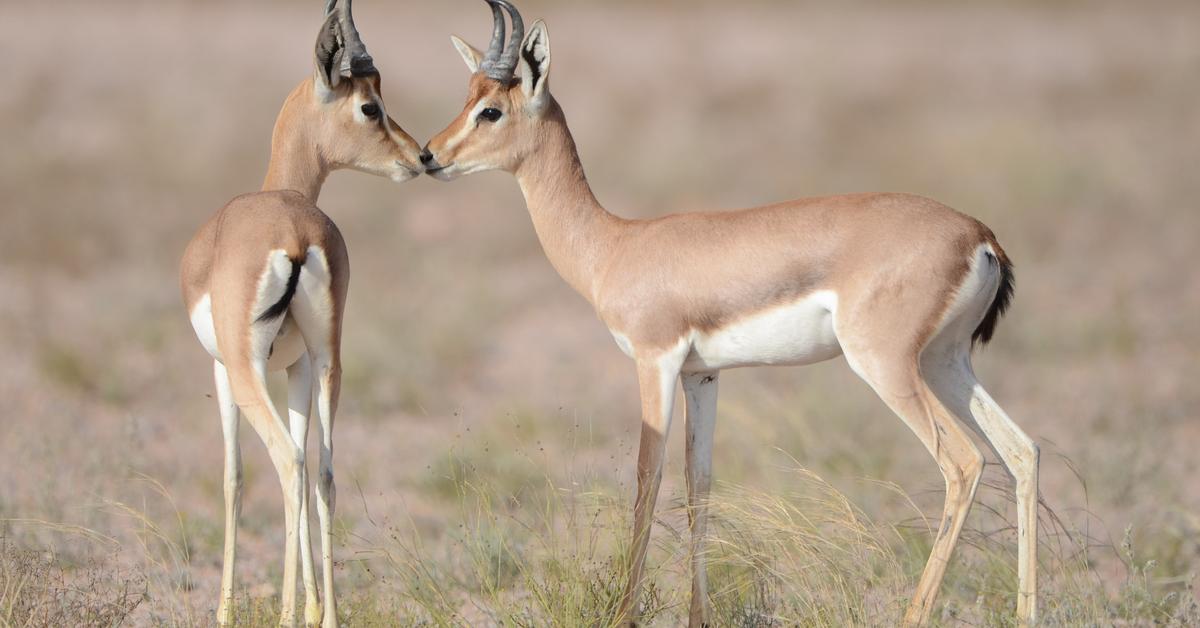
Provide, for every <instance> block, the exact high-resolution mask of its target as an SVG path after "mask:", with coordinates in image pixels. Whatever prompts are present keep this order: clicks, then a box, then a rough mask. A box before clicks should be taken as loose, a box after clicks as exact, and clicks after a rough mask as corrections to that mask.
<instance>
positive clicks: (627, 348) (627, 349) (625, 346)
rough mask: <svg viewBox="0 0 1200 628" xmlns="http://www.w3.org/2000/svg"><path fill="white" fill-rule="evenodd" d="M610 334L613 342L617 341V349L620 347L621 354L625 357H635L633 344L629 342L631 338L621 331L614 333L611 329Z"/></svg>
mask: <svg viewBox="0 0 1200 628" xmlns="http://www.w3.org/2000/svg"><path fill="white" fill-rule="evenodd" d="M608 333H610V334H612V337H613V340H615V341H617V347H619V348H620V349H621V353H624V354H625V355H627V356H629V357H631V358H632V357H634V355H633V343H632V342H630V341H629V336H626V335H625V334H622V333H621V332H619V331H614V330H611V329H610V330H608Z"/></svg>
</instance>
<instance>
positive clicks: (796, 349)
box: [422, 0, 1038, 626]
mask: <svg viewBox="0 0 1200 628" xmlns="http://www.w3.org/2000/svg"><path fill="white" fill-rule="evenodd" d="M488 2H489V4H490V6H491V9H492V14H493V15H492V16H493V25H494V30H493V38H492V41H491V44H490V46H489V48H488V51H487V52H486V53H483V52H480V51H478V50H476V49H475V48H473V47H471V46H470V45H468V44H467V43H465V42H463V41H462V40H461V39H459V38H457V37H455V38H453V42H454V45H455V47H456V48H457V49H458V51H459V53H460V54H461V55H462V57H463V60H464V61H465V62H466V64H467V67H468V68H469V69H470V70H471V72H472V76H471V79H470V83H469V87H468V98H467V104H466V106H465V107H464V108H463V110H462V113H461V114H460V115H459V116H458V117H457V118H456V119H455V120H454V121H453V122H451V123H450V125H449V126H448V127H447V128H446V129H445V130H444V131H442V132H441V133H440V134H439V135H437V136H436V137H435V138H434V139H433V140H432V141H431V142H430V143H429V144H428V146H427V147H426V152H425V154H424V155H423V157H422V159H423V161H424V162H425V164H426V166H427V169H428V170H427V171H428V173H429V174H430V175H432V176H434V177H437V178H439V179H443V180H450V179H454V178H456V177H459V176H462V175H464V174H469V173H473V172H480V171H484V170H496V169H498V170H504V171H506V172H510V173H512V174H514V175H515V176H516V179H517V181H518V183H519V184H520V186H521V190H522V192H523V193H524V196H525V200H526V204H527V205H528V209H529V213H530V216H531V217H532V220H533V225H534V229H535V230H536V232H537V236H538V238H539V240H540V242H541V244H542V247H543V249H544V250H545V252H546V256H547V257H548V258H549V260H550V263H551V264H552V265H553V266H554V268H555V269H556V270H557V271H558V272H559V274H560V275H562V277H563V278H564V279H565V280H566V281H567V282H568V283H569V284H570V285H571V286H572V287H574V288H575V290H577V291H578V292H579V293H580V294H582V295H583V296H584V297H585V298H587V299H588V301H590V302H591V304H592V305H593V306H594V307H595V309H596V312H597V313H598V314H599V316H600V318H601V320H603V321H604V323H605V324H606V325H607V326H608V329H609V331H610V332H611V333H612V335H613V337H614V339H615V340H616V342H617V344H618V346H619V347H620V348H621V349H622V350H623V351H624V352H625V353H626V354H628V355H629V356H630V357H632V358H633V359H634V362H635V363H636V367H637V375H638V381H639V388H640V392H641V400H642V434H641V446H640V451H639V454H638V462H637V476H638V491H637V497H636V501H635V505H634V526H633V543H632V544H631V549H632V557H631V561H630V567H629V572H628V576H629V579H628V585H627V588H626V590H625V594H624V597H623V600H622V605H621V610H620V619H621V621H623V622H624V621H634V620H636V617H637V606H638V597H639V588H640V584H641V575H642V569H643V564H644V561H645V555H646V547H647V543H648V541H649V535H650V527H651V522H652V520H653V510H654V503H655V500H656V498H657V495H658V489H659V484H660V480H661V476H662V468H663V459H664V455H665V443H666V436H667V433H668V430H669V428H670V423H671V414H672V408H673V406H674V401H675V382H676V381H677V380H682V384H683V391H684V397H685V401H686V404H685V405H686V412H685V416H686V431H687V438H686V442H687V451H686V469H687V472H686V473H687V487H688V505H689V519H690V522H691V529H692V574H693V580H692V602H691V609H690V624H691V625H692V626H702V625H705V624H706V623H707V622H708V621H709V617H710V608H709V601H708V593H707V591H708V589H707V587H708V582H707V578H706V575H705V563H704V558H703V557H704V555H705V553H704V543H705V535H706V529H707V509H706V502H707V499H708V494H709V488H710V485H711V477H712V475H711V466H712V443H713V426H714V423H715V419H716V401H717V386H718V382H719V374H720V371H721V370H722V369H728V368H736V367H741V366H754V365H777V364H808V363H812V362H818V361H821V360H827V359H830V358H833V357H835V356H838V355H845V356H846V360H847V362H848V364H849V365H850V367H851V369H853V370H854V372H855V373H856V374H858V375H859V376H860V377H861V378H862V379H864V380H865V381H866V382H867V384H868V385H870V386H871V387H872V388H873V389H874V390H875V392H876V393H877V394H878V395H879V397H880V398H881V399H882V400H883V401H884V403H885V404H887V406H888V407H889V408H890V409H891V410H892V411H893V412H895V414H896V415H897V416H899V417H900V419H901V420H902V421H904V423H905V424H906V425H908V427H909V428H910V429H911V430H912V431H913V433H914V434H916V436H917V438H918V440H920V442H921V443H922V444H923V445H924V446H925V448H926V449H927V450H928V451H929V453H930V455H932V456H933V458H934V460H935V461H936V462H937V464H938V467H939V468H940V470H941V472H942V474H943V476H944V478H945V482H946V499H945V506H944V510H943V514H942V520H941V525H940V526H939V527H938V532H937V535H936V538H935V540H934V544H933V549H932V552H931V556H930V558H929V560H928V562H927V564H926V566H925V569H924V572H923V573H922V575H921V579H920V581H919V583H918V585H917V589H916V592H915V594H914V596H913V598H912V602H911V604H910V606H909V608H908V611H907V612H906V614H905V616H904V623H905V624H908V625H914V624H923V623H925V622H927V621H928V619H929V617H930V614H931V612H932V611H933V608H934V602H935V599H936V597H937V593H938V589H939V587H940V585H941V581H942V577H943V574H944V573H945V569H946V565H947V563H948V561H949V559H950V556H951V553H952V551H953V549H954V545H955V543H956V542H957V540H958V536H959V532H960V531H961V529H962V525H963V522H964V520H965V518H966V515H967V512H968V510H969V509H970V507H971V502H972V501H973V498H974V495H975V489H976V486H977V485H978V483H979V479H980V475H981V473H982V470H983V463H984V458H983V455H982V453H981V452H980V450H979V448H978V447H977V446H976V444H975V441H974V440H973V439H972V437H971V436H970V433H969V432H972V431H973V432H975V433H976V434H977V435H978V437H979V438H980V439H981V440H982V441H983V442H984V443H986V444H987V445H988V446H989V447H990V448H992V449H993V451H995V452H996V453H997V454H998V455H999V457H1000V460H1001V461H1002V462H1003V463H1004V465H1005V467H1006V468H1007V469H1008V471H1009V472H1010V473H1011V474H1012V475H1013V477H1014V478H1015V480H1016V496H1017V513H1018V522H1019V533H1018V536H1019V541H1018V545H1019V547H1018V573H1019V580H1020V582H1019V595H1018V598H1017V617H1018V619H1019V621H1020V623H1021V624H1022V625H1029V624H1033V623H1034V622H1035V619H1036V609H1037V603H1036V591H1037V586H1036V566H1037V558H1036V549H1037V546H1036V539H1037V512H1036V507H1037V476H1038V448H1037V446H1036V445H1035V444H1034V442H1033V441H1032V440H1031V439H1030V438H1029V437H1028V436H1026V435H1025V434H1024V433H1023V432H1022V431H1021V430H1020V428H1018V427H1017V425H1016V424H1015V423H1013V421H1012V420H1010V419H1009V418H1008V416H1007V415H1005V413H1004V411H1003V410H1002V409H1001V408H1000V406H998V405H997V404H996V403H995V402H994V401H993V400H992V399H991V397H990V396H988V394H987V393H986V392H985V391H984V389H983V388H982V387H981V386H980V385H979V383H978V381H977V380H976V378H975V375H974V373H973V371H972V368H971V352H972V348H973V347H974V345H976V344H983V343H986V342H988V341H989V340H990V339H991V337H992V333H993V331H994V330H995V327H996V324H997V322H998V319H999V318H1000V316H1001V315H1002V314H1003V313H1004V311H1005V308H1006V307H1007V306H1008V303H1009V300H1010V298H1011V296H1012V290H1013V277H1012V264H1011V263H1010V262H1009V259H1008V257H1007V256H1006V255H1005V253H1004V250H1003V249H1002V248H1001V247H1000V244H999V243H998V242H997V241H996V238H995V236H994V235H993V234H992V232H991V231H990V230H989V229H988V228H987V227H986V226H984V225H983V224H982V223H980V222H979V221H978V220H975V219H974V218H971V217H969V216H966V215H963V214H961V213H959V212H957V211H954V210H953V209H950V208H949V207H946V206H945V205H942V204H940V203H937V202H935V201H932V200H929V199H927V198H922V197H919V196H912V195H907V194H855V195H846V196H832V197H826V198H809V199H801V200H795V201H788V202H784V203H779V204H776V205H769V206H765V207H756V208H752V209H743V210H739V211H727V212H719V213H687V214H674V215H668V216H663V217H661V218H656V219H652V220H627V219H623V218H620V217H617V216H614V215H613V214H611V213H609V212H608V211H606V210H605V209H604V208H603V207H602V206H601V205H600V204H599V203H598V202H597V200H596V198H595V196H594V195H593V194H592V190H591V188H590V186H589V185H588V182H587V178H586V176H585V175H584V171H583V167H582V165H581V164H580V161H579V156H578V153H577V151H576V147H575V142H574V140H573V138H572V136H571V132H570V130H569V129H568V127H567V122H566V118H565V116H564V114H563V110H562V108H561V107H560V106H559V104H558V102H557V101H556V100H555V99H554V97H553V96H552V95H551V94H550V90H549V87H548V85H549V78H550V57H551V55H550V37H549V35H548V33H547V31H546V26H545V24H544V23H542V22H541V21H538V22H537V23H535V24H534V25H533V27H532V28H531V29H530V31H529V34H528V35H527V36H526V35H525V31H524V24H523V21H522V19H521V16H520V14H519V13H518V11H517V10H516V9H515V8H514V7H513V6H512V5H511V4H510V3H509V2H507V0H488ZM501 8H503V9H504V10H506V11H507V12H508V13H509V15H510V16H511V21H512V29H513V35H512V38H511V39H510V40H509V42H508V44H507V46H505V43H504V35H505V30H506V28H505V26H506V24H505V19H504V16H503V13H502V11H501ZM518 69H519V70H520V73H519V74H518V73H517V70H518Z"/></svg>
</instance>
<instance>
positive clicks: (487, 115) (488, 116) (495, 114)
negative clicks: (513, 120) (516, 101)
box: [479, 107, 504, 122]
mask: <svg viewBox="0 0 1200 628" xmlns="http://www.w3.org/2000/svg"><path fill="white" fill-rule="evenodd" d="M502 115H504V114H503V113H500V110H499V109H493V108H491V107H488V108H487V109H484V110H483V111H480V112H479V117H480V118H483V119H484V120H487V121H488V122H495V121H496V120H499V119H500V116H502Z"/></svg>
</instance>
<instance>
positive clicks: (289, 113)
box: [262, 81, 329, 203]
mask: <svg viewBox="0 0 1200 628" xmlns="http://www.w3.org/2000/svg"><path fill="white" fill-rule="evenodd" d="M311 93H312V83H311V81H305V82H304V83H302V84H301V85H300V86H299V87H297V88H296V89H295V91H293V92H292V94H291V95H290V96H288V99H287V102H285V103H284V105H283V110H282V111H280V112H279V118H278V119H276V121H275V131H274V133H273V134H272V135H271V163H270V165H269V166H267V177H266V179H265V180H264V181H263V186H262V189H263V191H264V192H266V191H273V190H295V191H297V192H299V193H301V194H303V195H304V197H305V198H307V199H308V200H310V201H312V202H314V203H316V202H317V197H319V196H320V194H321V186H322V185H323V184H324V183H325V177H327V176H329V168H328V166H327V165H326V164H325V162H324V160H323V159H322V158H321V154H320V150H319V149H318V147H317V144H316V142H315V141H313V139H312V138H311V137H310V135H309V133H310V130H311V129H312V128H313V125H311V124H308V123H307V122H306V121H304V120H302V119H301V118H302V117H303V116H304V115H305V113H306V112H307V111H308V107H307V106H306V105H308V102H307V101H306V100H305V99H306V97H307V98H311Z"/></svg>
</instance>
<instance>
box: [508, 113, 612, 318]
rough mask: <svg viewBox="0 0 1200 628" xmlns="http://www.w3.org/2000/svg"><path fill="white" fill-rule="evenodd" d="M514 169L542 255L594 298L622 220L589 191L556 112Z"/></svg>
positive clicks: (572, 143)
mask: <svg viewBox="0 0 1200 628" xmlns="http://www.w3.org/2000/svg"><path fill="white" fill-rule="evenodd" d="M555 106H556V107H557V105H555ZM515 174H516V176H517V181H518V183H520V185H521V191H522V192H523V193H524V194H525V204H526V205H527V206H528V207H529V215H530V217H531V218H532V219H533V228H534V230H535V231H536V232H537V236H538V240H539V241H541V244H542V248H543V249H544V250H545V252H546V257H547V258H549V260H550V263H551V264H552V265H553V266H554V269H555V270H556V271H558V274H559V275H561V276H562V278H563V279H565V280H566V281H567V283H568V284H570V285H571V287H572V288H574V289H575V290H576V291H577V292H579V293H580V294H582V295H583V296H584V297H585V298H587V299H588V300H589V301H592V302H594V296H595V292H594V291H595V288H596V281H597V280H598V279H599V277H598V274H599V272H600V270H601V269H603V268H604V267H605V264H606V263H607V261H608V258H609V255H610V254H611V252H612V250H613V248H614V247H615V245H616V243H617V242H618V241H619V239H620V235H621V232H622V228H623V227H624V226H625V225H626V221H624V220H622V219H621V218H618V217H616V216H614V215H612V214H610V213H608V211H606V210H605V209H604V207H602V206H601V205H600V203H599V202H598V201H597V200H596V197H595V195H593V194H592V188H591V186H589V185H588V182H587V176H586V175H585V174H584V172H583V165H582V164H581V163H580V162H579V154H578V152H577V151H576V149H575V140H574V139H573V138H572V137H571V131H570V130H569V129H568V128H567V123H566V119H565V118H564V117H563V116H562V112H561V111H557V112H555V114H552V115H550V116H547V120H546V123H545V129H544V131H543V133H542V134H541V137H540V138H539V143H538V145H537V146H536V147H535V148H534V150H533V152H532V153H530V154H529V156H527V157H526V158H525V160H524V161H523V162H522V163H521V165H520V166H519V167H518V168H517V170H516V173H515Z"/></svg>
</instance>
